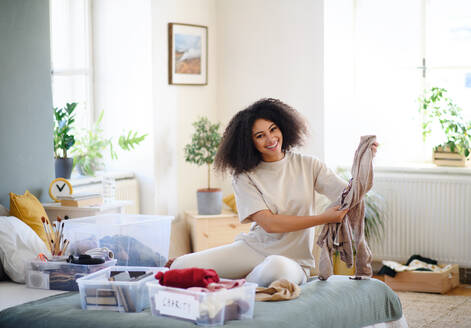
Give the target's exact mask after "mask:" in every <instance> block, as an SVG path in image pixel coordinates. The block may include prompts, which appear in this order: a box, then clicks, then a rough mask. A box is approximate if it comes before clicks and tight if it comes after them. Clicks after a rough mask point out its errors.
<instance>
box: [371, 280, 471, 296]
mask: <svg viewBox="0 0 471 328" xmlns="http://www.w3.org/2000/svg"><path fill="white" fill-rule="evenodd" d="M373 278H376V279H378V280H381V281H384V276H373ZM443 295H460V296H471V285H465V284H460V285H459V286H458V287H456V288H454V289H452V290H450V291H449V292H448V293H446V294H443Z"/></svg>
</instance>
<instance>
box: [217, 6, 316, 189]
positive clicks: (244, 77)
mask: <svg viewBox="0 0 471 328" xmlns="http://www.w3.org/2000/svg"><path fill="white" fill-rule="evenodd" d="M216 11H217V57H218V72H217V73H218V90H217V107H218V117H219V119H220V120H221V121H222V123H223V125H224V126H225V125H226V124H227V123H228V121H229V120H230V118H231V117H232V116H233V115H234V114H235V113H236V112H237V111H239V110H241V109H243V108H245V107H246V106H248V105H249V104H251V103H253V102H255V101H256V100H258V99H260V98H263V97H273V98H279V99H281V100H282V101H284V102H286V103H288V104H289V105H291V106H293V107H294V108H296V109H297V110H299V111H300V112H301V113H302V114H303V115H304V116H305V117H306V118H307V120H308V121H309V124H310V127H311V137H310V138H309V140H308V142H307V144H306V146H305V147H304V149H303V150H302V151H303V152H306V153H310V154H313V155H316V156H318V157H320V158H323V157H324V112H323V107H324V104H323V102H324V98H323V93H324V88H323V78H324V72H323V61H324V57H323V51H324V50H323V42H324V40H323V1H322V0H315V1H312V0H296V1H285V0H256V1H253V0H224V1H217V2H216ZM228 180H229V179H226V180H225V183H224V193H225V194H228V193H230V192H231V187H230V184H229V182H228Z"/></svg>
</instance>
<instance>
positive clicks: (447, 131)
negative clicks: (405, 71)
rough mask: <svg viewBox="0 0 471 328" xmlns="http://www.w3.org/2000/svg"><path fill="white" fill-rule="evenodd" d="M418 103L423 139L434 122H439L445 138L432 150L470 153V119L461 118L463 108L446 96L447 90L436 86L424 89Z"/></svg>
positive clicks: (466, 154)
mask: <svg viewBox="0 0 471 328" xmlns="http://www.w3.org/2000/svg"><path fill="white" fill-rule="evenodd" d="M419 103H420V106H419V112H420V113H422V114H423V122H422V136H423V139H424V141H425V140H426V138H427V137H428V136H430V135H431V133H432V126H433V125H434V123H435V124H436V123H439V125H440V127H441V130H442V132H443V134H444V139H445V140H444V142H443V143H442V144H440V145H437V146H435V147H434V151H450V152H456V153H459V154H461V155H464V156H465V157H468V156H469V154H470V153H471V146H470V145H471V135H470V134H469V133H470V131H471V121H466V120H465V119H464V118H463V115H462V112H463V110H462V109H461V108H460V107H458V106H457V105H456V104H455V103H454V102H453V101H452V100H451V99H450V98H448V96H447V90H446V89H443V88H437V87H433V88H431V89H430V90H425V92H424V95H423V96H422V97H420V98H419Z"/></svg>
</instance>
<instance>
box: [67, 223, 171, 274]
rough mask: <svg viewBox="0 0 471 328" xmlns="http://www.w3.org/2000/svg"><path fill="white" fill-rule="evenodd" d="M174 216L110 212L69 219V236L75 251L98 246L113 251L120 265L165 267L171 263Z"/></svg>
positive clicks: (71, 249)
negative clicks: (169, 253) (169, 261)
mask: <svg viewBox="0 0 471 328" xmlns="http://www.w3.org/2000/svg"><path fill="white" fill-rule="evenodd" d="M172 219H173V217H171V216H157V215H124V214H107V215H99V216H93V217H87V218H80V219H73V220H68V221H66V223H65V226H64V235H65V238H67V239H69V240H70V246H69V249H70V251H71V252H72V253H73V254H76V255H77V254H84V253H85V252H86V251H87V250H89V249H92V248H96V247H107V248H108V249H110V250H111V251H113V253H114V256H115V258H116V260H117V261H118V262H117V265H126V266H149V267H161V266H164V264H165V263H166V262H167V258H168V251H169V244H170V225H171V221H172Z"/></svg>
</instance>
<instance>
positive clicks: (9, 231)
mask: <svg viewBox="0 0 471 328" xmlns="http://www.w3.org/2000/svg"><path fill="white" fill-rule="evenodd" d="M39 253H44V254H46V256H51V253H50V252H49V250H48V248H47V247H46V245H45V244H44V242H43V241H42V240H41V239H40V238H39V237H38V235H37V234H36V233H35V232H34V231H33V229H31V228H30V227H29V226H28V225H27V224H25V223H24V222H23V221H21V220H19V219H18V218H15V217H13V216H9V217H6V216H1V217H0V261H1V262H2V263H3V268H4V269H5V273H6V274H7V275H8V277H10V279H11V280H13V281H16V282H19V283H24V282H25V266H26V264H27V263H28V262H29V261H31V260H34V259H35V258H36V257H37V256H38V254H39Z"/></svg>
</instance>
